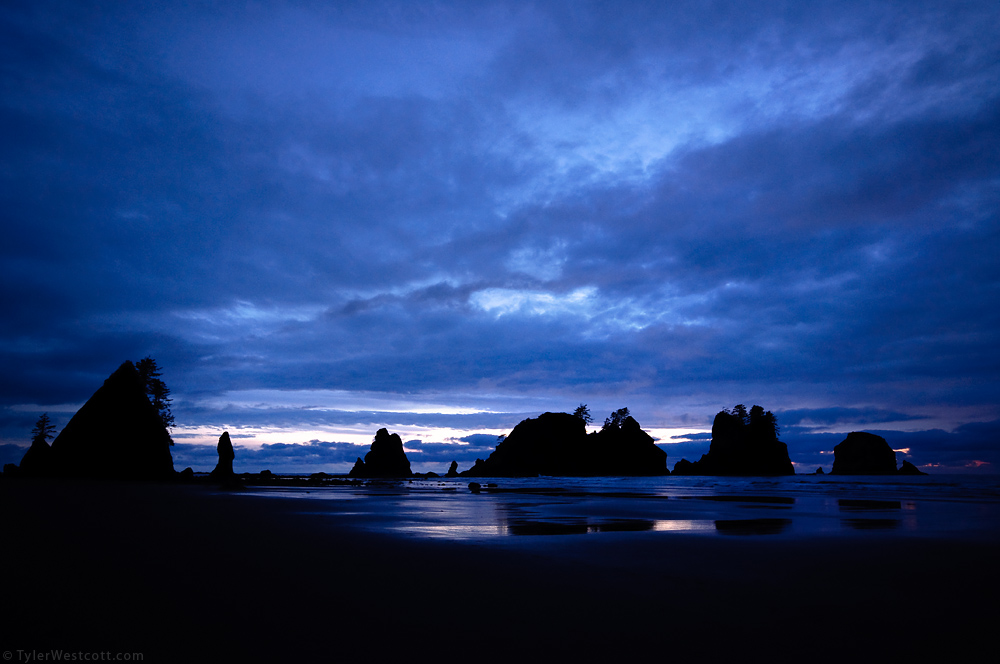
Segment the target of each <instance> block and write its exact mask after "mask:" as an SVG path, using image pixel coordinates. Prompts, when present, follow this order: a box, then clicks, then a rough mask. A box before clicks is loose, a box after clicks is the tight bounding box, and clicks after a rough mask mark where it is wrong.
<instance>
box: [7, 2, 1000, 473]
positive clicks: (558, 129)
mask: <svg viewBox="0 0 1000 664" xmlns="http://www.w3.org/2000/svg"><path fill="white" fill-rule="evenodd" d="M0 65H2V68H0V86H2V94H0V196H2V201H0V203H2V204H0V224H2V226H0V228H2V232H3V236H4V242H3V243H2V246H0V272H2V279H3V286H4V287H3V289H2V290H0V312H2V315H0V371H2V375H3V380H2V383H0V459H2V461H3V462H15V463H16V462H18V461H19V460H20V457H21V455H22V454H23V452H24V446H26V445H27V444H28V443H29V442H30V430H31V427H32V425H33V424H34V422H35V420H36V419H37V418H38V416H39V415H40V414H41V413H42V412H47V413H48V414H49V415H50V417H51V418H52V420H53V422H54V424H55V425H56V426H57V429H61V427H62V426H64V425H65V423H66V422H67V421H68V420H69V418H70V416H71V415H72V414H73V412H75V410H76V409H77V408H79V407H80V405H81V404H83V403H84V402H85V401H86V399H87V398H88V397H89V396H90V395H91V394H92V393H93V392H94V391H95V390H96V389H97V388H98V387H100V385H101V383H102V382H103V380H104V379H105V378H106V377H107V376H108V375H110V374H111V373H112V372H113V371H114V370H115V369H116V368H117V367H118V366H119V365H120V364H121V363H122V362H123V361H125V360H138V359H140V358H142V357H146V356H152V357H154V358H155V359H156V360H157V362H158V364H159V365H160V367H161V368H162V370H163V380H164V381H165V382H166V384H167V386H168V387H170V388H171V390H172V396H173V398H174V401H173V414H174V417H175V421H176V426H175V428H174V429H173V432H172V435H173V438H174V440H175V442H176V445H175V446H174V447H173V448H172V451H173V456H174V464H175V467H177V468H178V469H180V468H183V467H186V466H191V467H193V468H194V469H195V470H210V469H211V468H212V467H213V466H214V464H215V461H216V459H217V457H216V453H215V443H216V441H217V439H218V436H219V434H220V433H221V432H222V431H223V430H228V431H229V432H230V433H231V434H232V435H233V438H234V442H235V444H236V446H237V457H236V461H235V468H236V469H237V470H238V471H241V470H243V471H257V470H260V469H262V468H269V469H271V470H273V471H274V472H315V471H320V470H322V471H326V472H346V471H347V470H348V469H349V468H350V466H351V464H352V463H353V461H354V459H355V458H356V457H357V456H362V455H363V454H364V452H365V451H366V449H367V446H368V444H370V442H371V440H372V437H373V436H374V434H375V431H376V430H377V429H379V428H382V427H386V428H388V429H389V430H390V431H392V432H398V433H400V435H401V436H402V437H403V440H404V441H407V442H406V450H407V455H408V457H409V458H410V460H411V463H412V465H413V467H414V470H419V471H428V470H433V471H436V472H443V471H444V470H445V469H447V466H448V464H449V463H450V461H451V460H452V459H455V460H457V461H458V462H459V465H460V467H462V468H464V467H467V466H471V465H472V463H473V462H474V461H475V459H476V458H477V457H482V458H485V456H487V455H488V454H489V451H490V450H491V449H492V447H493V446H494V445H495V444H496V439H497V436H498V435H500V434H505V433H509V431H510V430H511V428H513V426H514V425H515V424H517V422H519V421H520V420H522V419H524V418H526V417H533V416H537V415H538V414H539V413H542V412H545V411H568V412H572V410H573V409H574V408H576V406H577V405H579V404H581V403H585V404H587V405H588V406H589V408H590V410H591V412H592V413H593V415H594V419H595V423H594V424H595V425H599V424H600V423H601V422H603V419H604V417H606V416H607V415H608V414H610V413H611V412H612V411H613V410H615V409H618V408H621V407H628V408H629V409H630V412H631V413H632V415H633V416H634V417H635V418H636V419H637V420H638V421H639V423H640V424H641V425H642V427H643V428H644V429H646V430H647V431H649V432H651V433H652V434H653V435H654V436H655V437H656V438H657V439H658V444H660V445H661V446H662V447H663V448H664V449H665V450H667V453H668V455H669V460H668V464H669V465H670V466H671V467H672V466H673V463H674V462H676V461H677V460H679V459H680V458H682V457H685V458H688V459H690V460H693V459H697V458H698V457H699V456H700V454H702V453H704V452H705V451H707V448H708V444H709V439H710V437H711V436H710V430H711V423H712V419H713V417H714V415H715V413H717V412H718V411H719V410H721V409H722V408H727V407H732V406H733V405H735V404H737V403H744V404H747V405H748V406H749V405H752V404H760V405H761V406H763V407H764V408H765V409H768V410H771V411H773V412H774V413H775V414H776V415H777V418H778V423H779V425H780V426H781V439H782V440H783V441H784V442H786V443H787V444H788V446H789V453H790V455H791V458H792V460H793V462H795V463H796V467H797V469H798V470H800V471H802V472H805V471H811V470H813V469H815V467H817V466H825V468H826V470H827V471H829V469H830V465H831V463H832V449H833V446H834V445H835V444H836V443H838V442H839V441H840V440H842V439H843V437H844V434H845V433H846V432H849V431H859V430H865V431H872V432H876V433H879V434H880V435H883V436H884V437H885V438H886V439H887V440H888V441H889V443H890V445H891V446H892V447H893V448H894V449H897V450H899V452H898V454H897V457H898V458H899V459H900V460H902V459H903V458H906V459H909V460H911V461H912V462H913V463H915V464H916V465H918V466H920V467H922V468H924V469H926V470H931V471H932V472H980V473H983V472H998V470H1000V353H998V352H997V350H996V349H997V346H998V342H1000V306H998V305H1000V261H998V260H997V256H998V255H1000V5H998V4H997V3H996V2H995V1H993V0H988V1H983V2H959V1H949V2H919V1H913V2H905V3H903V2H899V3H893V2H888V3H870V2H822V3H814V2H808V1H798V0H797V1H795V2H747V1H741V2H732V3H727V2H703V1H701V2H670V3H660V2H627V1H625V2H622V1H618V2H613V3H612V2H583V1H579V0H573V1H567V2H475V3H470V2H447V1H442V2H427V3H422V2H378V1H372V2H358V3H351V2H332V1H331V2H315V3H313V2H305V1H303V2H239V3H216V2H184V3H181V2H141V1H136V2H129V3H89V2H79V1H73V2H49V1H45V0H32V1H31V2H5V3H3V5H2V6H0Z"/></svg>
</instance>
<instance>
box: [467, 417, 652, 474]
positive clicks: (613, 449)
mask: <svg viewBox="0 0 1000 664" xmlns="http://www.w3.org/2000/svg"><path fill="white" fill-rule="evenodd" d="M627 413H628V410H627V409H622V411H619V412H618V413H616V415H618V414H621V416H620V417H612V418H608V421H607V422H605V426H604V428H603V429H601V431H599V432H597V433H591V434H588V433H587V424H586V422H584V421H583V420H582V419H580V418H579V417H577V416H576V415H571V414H569V413H542V414H541V415H539V416H538V417H536V418H528V419H526V420H522V421H521V422H520V423H519V424H518V425H517V426H516V427H514V430H513V431H511V432H510V435H509V436H507V437H506V438H505V439H504V440H503V442H500V443H498V444H497V446H496V449H495V450H493V452H492V453H491V454H490V456H489V457H488V458H487V459H486V460H483V459H476V463H475V465H474V466H473V467H472V468H470V469H469V470H466V471H465V472H463V473H461V474H462V475H464V476H467V477H536V476H538V475H556V476H601V475H609V476H613V475H669V474H670V471H669V470H667V453H666V452H664V451H663V450H661V449H660V448H659V447H657V446H656V442H655V441H654V440H653V438H652V437H651V436H650V435H649V434H647V433H646V432H645V431H643V430H642V428H641V427H640V426H639V423H638V422H637V421H636V420H635V419H634V418H632V417H631V416H628V414H627Z"/></svg>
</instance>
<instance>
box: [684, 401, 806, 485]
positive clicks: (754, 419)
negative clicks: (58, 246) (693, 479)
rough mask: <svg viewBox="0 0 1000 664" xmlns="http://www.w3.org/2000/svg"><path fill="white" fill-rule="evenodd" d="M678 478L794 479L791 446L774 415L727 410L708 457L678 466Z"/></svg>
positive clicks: (741, 408) (743, 409) (739, 408)
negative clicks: (753, 477) (705, 476)
mask: <svg viewBox="0 0 1000 664" xmlns="http://www.w3.org/2000/svg"><path fill="white" fill-rule="evenodd" d="M674 474H675V475H794V474H795V468H794V466H792V462H791V459H789V458H788V446H787V445H785V444H784V443H782V442H781V441H780V440H778V425H777V422H776V420H775V417H774V415H773V414H772V413H771V411H767V412H765V411H764V409H763V408H761V407H760V406H754V407H753V408H751V409H750V412H749V413H747V410H746V406H744V405H743V404H739V405H737V406H736V407H735V408H733V410H732V411H729V410H723V411H721V412H720V413H719V414H718V415H716V416H715V421H714V422H713V423H712V444H711V446H710V447H709V448H708V454H703V455H702V457H701V459H699V460H698V461H695V462H694V463H691V462H689V461H686V460H684V459H682V460H681V461H678V462H677V463H676V464H674Z"/></svg>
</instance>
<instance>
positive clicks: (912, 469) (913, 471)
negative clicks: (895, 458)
mask: <svg viewBox="0 0 1000 664" xmlns="http://www.w3.org/2000/svg"><path fill="white" fill-rule="evenodd" d="M896 473H897V474H898V475H926V474H927V473H925V472H924V471H922V470H920V469H919V468H917V467H916V466H914V465H913V464H912V463H910V462H909V461H907V460H906V459H903V463H902V465H900V466H899V470H897V471H896Z"/></svg>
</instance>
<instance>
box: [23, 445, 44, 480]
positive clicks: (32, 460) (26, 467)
mask: <svg viewBox="0 0 1000 664" xmlns="http://www.w3.org/2000/svg"><path fill="white" fill-rule="evenodd" d="M51 456H52V447H51V446H50V445H49V444H48V443H47V442H46V441H44V440H41V439H37V440H35V441H34V442H33V443H31V447H29V448H28V451H27V452H25V453H24V456H23V457H21V466H20V472H21V477H45V476H46V475H49V474H50V473H51V472H52V468H51Z"/></svg>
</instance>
